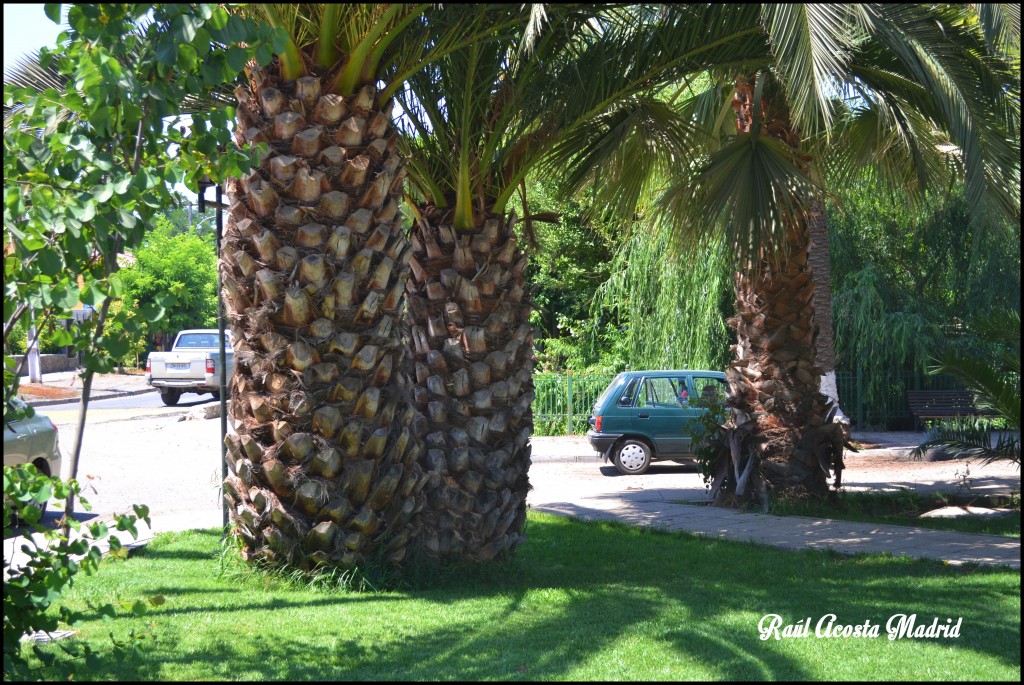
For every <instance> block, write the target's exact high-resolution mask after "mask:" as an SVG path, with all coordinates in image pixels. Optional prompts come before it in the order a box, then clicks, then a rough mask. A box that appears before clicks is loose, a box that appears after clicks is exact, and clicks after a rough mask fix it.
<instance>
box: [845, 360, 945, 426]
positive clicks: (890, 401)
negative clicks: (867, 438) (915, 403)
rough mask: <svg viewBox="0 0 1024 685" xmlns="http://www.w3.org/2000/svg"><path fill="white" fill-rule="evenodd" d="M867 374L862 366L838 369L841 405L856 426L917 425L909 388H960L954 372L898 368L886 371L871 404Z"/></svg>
mask: <svg viewBox="0 0 1024 685" xmlns="http://www.w3.org/2000/svg"><path fill="white" fill-rule="evenodd" d="M866 382H867V381H866V378H865V377H864V373H863V371H862V370H861V369H857V370H856V371H836V387H837V388H838V390H839V405H840V406H841V407H842V408H843V411H844V412H846V415H847V416H849V417H850V419H851V420H852V421H853V424H854V426H855V427H857V426H859V427H864V426H869V425H873V426H885V427H886V428H888V429H890V430H894V429H899V428H904V429H912V428H913V427H914V415H913V414H912V413H911V412H910V404H909V403H908V402H907V391H908V390H960V389H962V388H960V386H959V385H957V384H956V382H955V380H954V379H953V377H952V376H948V375H945V374H939V375H935V376H932V375H929V374H922V373H918V372H916V371H895V372H892V373H888V374H886V376H885V378H884V379H883V382H882V387H883V391H882V396H881V398H880V399H879V400H876V401H875V402H874V403H872V404H869V403H868V402H867V399H866V397H865V392H864V388H865V385H866Z"/></svg>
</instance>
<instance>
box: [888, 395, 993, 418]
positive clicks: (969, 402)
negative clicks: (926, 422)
mask: <svg viewBox="0 0 1024 685" xmlns="http://www.w3.org/2000/svg"><path fill="white" fill-rule="evenodd" d="M907 403H908V404H909V405H910V411H911V412H912V413H913V414H916V415H917V416H956V415H965V416H966V415H970V414H981V413H988V412H982V411H979V410H978V408H977V407H975V406H974V394H973V393H971V392H970V391H968V390H908V391H907Z"/></svg>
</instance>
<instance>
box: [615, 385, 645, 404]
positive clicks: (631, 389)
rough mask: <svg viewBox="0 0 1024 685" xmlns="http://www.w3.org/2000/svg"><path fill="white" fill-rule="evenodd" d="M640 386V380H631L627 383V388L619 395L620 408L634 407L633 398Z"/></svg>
mask: <svg viewBox="0 0 1024 685" xmlns="http://www.w3.org/2000/svg"><path fill="white" fill-rule="evenodd" d="M639 384H640V379H639V378H631V379H629V382H628V383H626V387H625V388H623V390H622V393H621V394H620V395H619V399H618V402H617V404H618V405H619V406H620V407H632V406H633V397H634V396H635V395H636V390H637V386H638V385H639Z"/></svg>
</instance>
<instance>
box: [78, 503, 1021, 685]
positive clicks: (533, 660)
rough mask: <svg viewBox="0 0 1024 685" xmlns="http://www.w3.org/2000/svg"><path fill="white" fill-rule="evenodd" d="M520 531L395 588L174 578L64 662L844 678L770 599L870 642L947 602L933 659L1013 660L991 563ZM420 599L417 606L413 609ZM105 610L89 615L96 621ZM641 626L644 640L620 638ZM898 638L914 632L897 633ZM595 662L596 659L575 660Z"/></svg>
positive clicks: (843, 643) (680, 538)
mask: <svg viewBox="0 0 1024 685" xmlns="http://www.w3.org/2000/svg"><path fill="white" fill-rule="evenodd" d="M527 532H528V536H529V537H528V540H527V542H526V543H525V544H524V545H523V546H522V547H521V548H520V550H519V551H518V553H517V554H516V555H515V556H514V557H513V558H512V559H510V560H507V561H502V562H497V563H491V564H483V565H480V566H477V567H468V568H463V569H458V568H454V569H453V568H449V569H443V568H442V569H438V570H437V571H436V572H434V573H431V572H429V570H422V571H421V574H420V575H419V576H418V577H414V578H412V580H411V581H410V586H408V587H407V588H406V589H403V590H402V591H398V592H389V593H385V594H355V593H339V592H313V591H301V590H295V589H290V590H281V589H273V588H271V589H251V588H246V587H245V586H243V588H242V590H243V591H242V592H239V591H238V590H239V588H238V587H237V586H233V585H232V584H231V583H230V582H229V581H227V580H225V581H224V582H223V590H224V595H223V597H221V598H220V599H219V600H217V601H215V602H213V603H211V602H210V600H209V598H208V597H207V598H205V599H204V598H203V596H204V595H208V591H207V590H203V591H202V592H194V591H191V590H190V589H189V585H190V583H189V582H188V581H186V580H184V579H183V580H182V583H181V587H180V588H179V589H178V590H177V591H176V592H177V597H176V598H175V600H173V601H168V602H167V603H166V604H165V605H163V606H162V607H159V608H158V609H155V610H153V611H152V612H150V614H149V615H148V617H147V618H146V619H145V620H146V621H148V622H152V624H154V625H155V628H154V630H155V632H156V633H157V634H158V636H159V642H158V643H157V644H156V645H155V646H153V647H152V648H149V649H147V651H146V652H145V653H144V654H143V656H142V657H139V658H132V659H130V660H128V661H125V662H118V663H111V662H104V663H103V664H101V665H100V667H99V668H98V669H96V670H91V671H88V672H85V671H82V672H80V673H79V674H78V677H79V678H82V677H88V678H96V679H119V680H129V679H133V680H169V679H180V678H184V679H196V678H212V679H232V680H237V679H241V680H286V679H287V680H396V679H408V680H499V679H500V680H556V679H574V678H575V679H579V678H580V677H581V675H580V674H581V673H582V674H584V675H583V677H586V678H589V679H611V680H614V679H626V680H628V679H633V680H636V679H647V678H669V679H727V680H740V679H744V680H746V679H750V680H768V679H791V680H816V679H822V678H833V677H834V678H839V679H843V678H844V675H843V673H844V672H843V671H834V670H831V669H832V668H833V667H834V664H832V665H830V664H822V663H820V662H819V659H818V657H816V656H815V657H809V656H808V652H807V651H799V650H796V649H794V648H792V647H791V645H792V644H793V643H791V642H790V643H787V642H786V641H782V642H776V641H770V642H765V641H762V640H760V638H759V633H758V630H757V622H758V621H759V619H760V617H761V616H763V615H765V614H769V613H775V614H779V615H780V616H782V617H783V618H784V619H785V620H786V622H796V621H800V620H803V619H804V618H806V617H808V616H810V617H812V619H813V621H815V622H816V621H817V619H818V617H820V616H822V615H825V614H829V613H832V614H836V615H837V617H838V622H840V623H842V624H858V623H863V622H864V621H865V620H867V621H871V622H872V623H879V622H880V623H882V624H883V629H882V637H881V638H877V640H880V641H881V642H882V643H885V642H887V641H886V639H885V635H884V623H885V621H886V620H887V619H888V617H889V616H891V615H892V614H895V613H905V614H911V613H917V614H919V616H921V618H922V621H924V620H925V619H927V620H928V621H930V620H931V618H932V617H939V618H940V620H941V619H944V618H945V617H947V616H950V617H953V618H954V620H955V619H956V618H957V617H959V616H962V617H963V624H964V630H963V631H962V635H961V638H959V639H958V640H948V641H945V642H943V643H942V644H941V647H942V648H943V651H942V653H943V654H944V655H948V656H944V657H942V658H943V659H948V660H949V661H948V664H947V665H951V664H959V663H961V661H962V659H963V657H965V656H966V655H967V653H968V652H976V653H978V654H987V655H991V656H993V657H996V659H997V660H998V661H999V662H1000V663H1003V664H1006V665H1007V666H1008V667H1014V666H1016V667H1018V668H1019V663H1020V647H1019V644H1020V643H1019V637H1020V624H1019V622H1018V621H1014V620H1012V619H1011V618H1007V617H1004V616H1002V615H1001V614H1000V613H998V612H993V611H991V607H995V606H1005V605H1006V603H1007V602H1013V601H1019V586H1018V588H1017V590H1018V592H1017V594H1016V595H1015V596H1013V594H1014V593H1013V592H1012V589H1007V588H1004V587H1002V586H1003V585H1005V582H1004V583H1000V582H990V583H989V582H985V583H979V584H975V585H973V586H972V592H973V593H974V594H973V595H972V596H970V597H965V595H964V589H963V587H961V585H960V584H958V583H957V582H956V577H957V576H962V575H973V576H978V577H979V578H983V579H984V578H985V577H986V576H994V575H996V574H1005V573H1006V572H1005V570H1003V571H1000V570H996V569H989V568H950V567H947V566H943V565H942V564H940V563H937V562H928V561H915V560H908V559H895V558H887V557H881V556H861V557H843V556H840V555H837V554H830V553H827V552H800V553H794V552H784V551H780V550H776V549H772V548H769V547H763V546H759V545H749V544H743V543H734V542H728V541H721V540H707V539H702V538H697V537H693V536H689V535H686V534H681V533H664V532H659V531H655V530H650V529H642V528H631V527H628V526H623V525H620V524H614V523H592V524H586V523H582V522H579V521H575V520H571V519H564V518H559V517H554V516H543V515H541V516H537V515H533V516H532V517H531V520H530V521H529V525H528V531H527ZM215 537H217V539H218V540H219V536H215ZM210 542H211V541H210V540H207V541H206V543H207V544H210ZM168 547H171V548H173V545H168ZM182 563H185V562H182ZM187 563H188V564H193V565H194V564H196V563H203V562H196V561H192V560H189V561H187ZM205 563H207V564H208V565H209V569H208V571H209V572H210V573H215V572H216V562H215V561H208V562H205ZM130 567H131V564H130V563H129V564H127V565H126V566H125V567H124V571H125V572H128V571H129V569H130ZM200 571H202V569H200ZM101 576H102V574H101ZM136 580H137V581H138V580H144V579H136ZM206 582H207V583H209V580H208V579H207V581H206ZM197 585H198V583H197ZM196 589H198V588H196ZM163 590H164V592H165V593H166V594H168V595H170V594H171V593H172V592H175V589H174V588H171V587H167V588H163ZM190 595H194V598H191V599H190ZM417 612H418V613H417ZM424 613H426V614H428V615H429V618H428V619H426V620H424V619H423V616H422V615H419V614H424ZM211 614H212V615H214V616H215V618H217V619H219V620H220V624H221V625H222V626H223V628H222V629H221V630H220V631H219V632H217V631H214V632H210V633H209V639H205V638H204V639H203V640H202V641H200V642H199V643H198V646H197V642H196V641H195V640H189V639H187V638H188V636H189V635H190V634H191V633H193V632H194V631H196V630H200V629H202V630H210V629H209V628H199V627H198V626H201V625H202V624H203V621H201V620H200V621H198V622H197V616H202V615H211ZM414 614H415V615H414ZM225 616H228V618H227V620H223V619H224V617H225ZM210 620H211V619H210V618H208V619H206V622H209V621H210ZM135 621H137V619H136V620H133V619H118V620H117V621H115V622H114V623H115V625H114V626H113V627H115V628H116V629H117V630H118V631H122V632H127V631H128V630H130V629H131V628H132V627H133V626H136V625H137V623H136V622H135ZM116 624H120V625H116ZM110 627H111V626H109V624H104V627H103V635H104V636H105V635H106V633H107V631H108V630H109V628H110ZM812 629H813V626H812ZM641 636H642V637H643V638H644V640H645V643H644V644H646V645H647V649H648V650H652V649H653V650H654V652H653V654H650V653H648V654H639V653H637V654H634V653H633V652H632V651H631V650H630V648H629V646H630V645H631V644H633V643H634V642H635V641H636V640H637V638H640V637H641ZM813 639H814V638H813V637H812V638H811V640H813ZM912 642H928V641H907V643H912ZM875 644H876V645H877V643H875ZM889 644H892V643H889ZM904 644H906V643H904ZM182 645H188V646H187V647H184V646H182ZM651 645H653V646H654V647H652V646H651ZM822 648H823V649H827V650H828V652H827V653H829V654H830V659H834V660H835V663H836V664H843V663H846V662H847V661H848V662H855V661H856V660H857V659H863V658H873V659H876V661H877V660H879V659H881V660H882V661H883V662H886V663H882V664H881V665H879V664H876V665H875V666H874V667H873V668H875V669H876V671H875V672H879V673H886V672H887V671H885V670H884V669H885V668H886V665H887V664H888V667H889V668H892V669H897V670H898V669H899V668H901V665H900V664H901V663H902V662H903V661H904V654H902V653H901V652H900V650H899V647H896V648H888V649H877V648H876V649H875V651H873V652H872V651H870V650H871V644H870V641H867V640H863V641H862V640H835V641H831V642H829V644H828V645H823V646H822ZM861 650H868V651H861ZM819 653H820V652H819ZM650 659H654V660H656V661H657V663H649V662H648V660H650ZM662 660H664V661H665V662H666V663H661V661H662ZM889 662H891V663H889ZM591 669H593V670H591ZM666 669H667V670H666ZM879 669H881V670H879ZM592 673H597V674H598V675H596V676H595V675H587V674H592ZM845 673H847V675H846V676H845V677H846V678H849V677H856V675H855V674H854V675H852V676H851V675H849V673H848V672H845ZM906 677H907V678H910V679H913V678H917V677H921V675H920V674H916V675H915V674H914V673H909V674H906Z"/></svg>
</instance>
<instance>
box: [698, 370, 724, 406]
mask: <svg viewBox="0 0 1024 685" xmlns="http://www.w3.org/2000/svg"><path fill="white" fill-rule="evenodd" d="M693 387H694V391H695V392H696V394H697V397H698V398H700V401H701V402H702V403H704V404H709V403H711V402H719V403H720V402H722V401H723V400H725V395H726V393H727V392H728V391H729V386H728V384H727V383H726V382H725V381H724V380H722V379H721V378H709V377H706V376H695V377H694V378H693Z"/></svg>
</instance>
